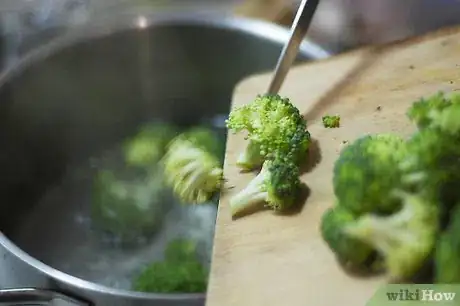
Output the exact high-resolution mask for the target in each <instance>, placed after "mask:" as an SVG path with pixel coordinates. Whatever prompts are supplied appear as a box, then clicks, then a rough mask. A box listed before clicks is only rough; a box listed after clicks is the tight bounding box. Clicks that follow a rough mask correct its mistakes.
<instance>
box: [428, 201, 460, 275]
mask: <svg viewBox="0 0 460 306" xmlns="http://www.w3.org/2000/svg"><path fill="white" fill-rule="evenodd" d="M459 233H460V205H459V204H457V205H456V206H455V208H454V209H453V210H452V215H451V217H450V222H449V225H448V227H447V229H446V230H445V231H444V232H443V233H442V234H441V236H440V238H439V239H438V242H437V244H436V248H435V255H434V261H435V282H436V283H438V284H459V283H460V235H459Z"/></svg>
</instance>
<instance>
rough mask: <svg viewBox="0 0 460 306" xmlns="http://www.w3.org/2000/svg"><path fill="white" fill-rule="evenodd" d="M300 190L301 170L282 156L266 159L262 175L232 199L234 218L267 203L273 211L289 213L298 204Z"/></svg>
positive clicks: (231, 205)
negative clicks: (287, 210) (296, 201)
mask: <svg viewBox="0 0 460 306" xmlns="http://www.w3.org/2000/svg"><path fill="white" fill-rule="evenodd" d="M299 187H300V180H299V168H298V166H297V165H295V164H293V163H292V162H287V161H286V160H284V159H283V158H282V157H281V156H279V157H278V156H277V157H275V158H274V159H273V160H266V161H265V162H264V164H263V166H262V170H261V171H260V173H259V174H258V175H257V176H256V177H255V178H254V179H252V180H251V181H250V183H249V184H248V185H247V186H246V187H245V188H244V189H243V190H241V191H240V192H239V193H237V194H236V195H235V196H233V197H232V198H231V199H230V210H231V214H232V216H237V215H239V214H241V213H243V212H248V211H249V210H252V209H253V208H255V207H256V206H257V205H259V204H263V203H265V205H266V206H267V207H269V208H270V209H272V210H274V211H283V210H286V209H288V208H290V207H292V205H293V204H294V203H295V200H296V197H297V195H298V191H299Z"/></svg>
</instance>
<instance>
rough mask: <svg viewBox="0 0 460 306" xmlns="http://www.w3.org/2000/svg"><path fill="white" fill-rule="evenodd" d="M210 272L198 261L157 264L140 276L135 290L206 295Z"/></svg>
mask: <svg viewBox="0 0 460 306" xmlns="http://www.w3.org/2000/svg"><path fill="white" fill-rule="evenodd" d="M207 277H208V271H206V269H205V268H204V267H203V265H201V264H200V263H199V262H197V261H185V262H181V263H177V262H170V261H165V262H155V263H152V264H151V265H150V266H149V267H148V268H147V269H146V270H144V271H143V273H142V274H141V275H139V277H138V279H137V280H136V281H135V282H134V285H133V289H134V290H136V291H140V292H154V293H204V292H206V288H207V285H208V282H207Z"/></svg>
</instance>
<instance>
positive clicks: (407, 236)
mask: <svg viewBox="0 0 460 306" xmlns="http://www.w3.org/2000/svg"><path fill="white" fill-rule="evenodd" d="M395 195H396V196H397V197H399V198H401V200H402V203H403V206H402V208H401V210H400V211H398V212H397V213H394V214H392V215H390V216H378V215H372V214H368V215H365V216H363V217H361V218H360V219H358V221H357V222H356V223H355V224H351V225H348V226H347V227H346V229H345V230H346V233H347V234H349V235H350V236H352V237H354V238H356V239H360V240H361V241H363V242H365V243H368V244H370V245H372V246H373V247H374V248H376V249H377V250H378V251H379V252H380V253H381V254H382V255H384V257H386V266H387V268H388V270H389V273H390V275H391V276H392V277H394V278H398V279H400V278H407V277H411V276H412V275H413V273H414V272H415V271H417V269H418V268H419V267H420V266H421V264H422V263H423V262H424V260H425V259H426V257H427V256H428V254H429V253H430V251H431V248H432V246H433V244H434V240H435V238H434V237H435V233H436V230H437V221H436V220H437V214H436V210H435V209H434V208H433V209H432V207H434V206H432V205H431V203H427V202H425V201H424V200H423V199H422V198H421V197H419V196H417V195H411V194H407V193H405V192H399V191H398V192H395Z"/></svg>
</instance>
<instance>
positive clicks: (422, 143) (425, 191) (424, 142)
mask: <svg viewBox="0 0 460 306" xmlns="http://www.w3.org/2000/svg"><path fill="white" fill-rule="evenodd" d="M407 148H408V152H409V153H410V154H408V155H407V157H406V158H404V159H403V160H402V161H401V163H400V165H399V167H400V169H401V170H402V171H403V176H402V182H403V183H404V184H405V187H406V188H409V187H410V188H411V189H412V190H413V191H414V192H418V193H419V194H420V195H421V196H424V197H426V198H429V199H430V201H433V202H436V203H438V205H440V207H441V209H442V211H441V218H442V219H444V218H446V217H448V215H449V211H450V209H451V208H452V207H453V206H454V205H455V204H456V203H457V199H459V198H460V190H459V188H457V186H458V182H459V181H460V163H459V159H460V145H459V143H458V141H456V139H455V138H454V139H453V138H452V137H451V136H449V135H448V134H445V133H441V132H440V131H439V130H437V129H433V128H427V129H424V130H421V131H419V132H418V133H416V134H414V135H413V136H412V137H411V138H410V139H409V140H408V142H407Z"/></svg>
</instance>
